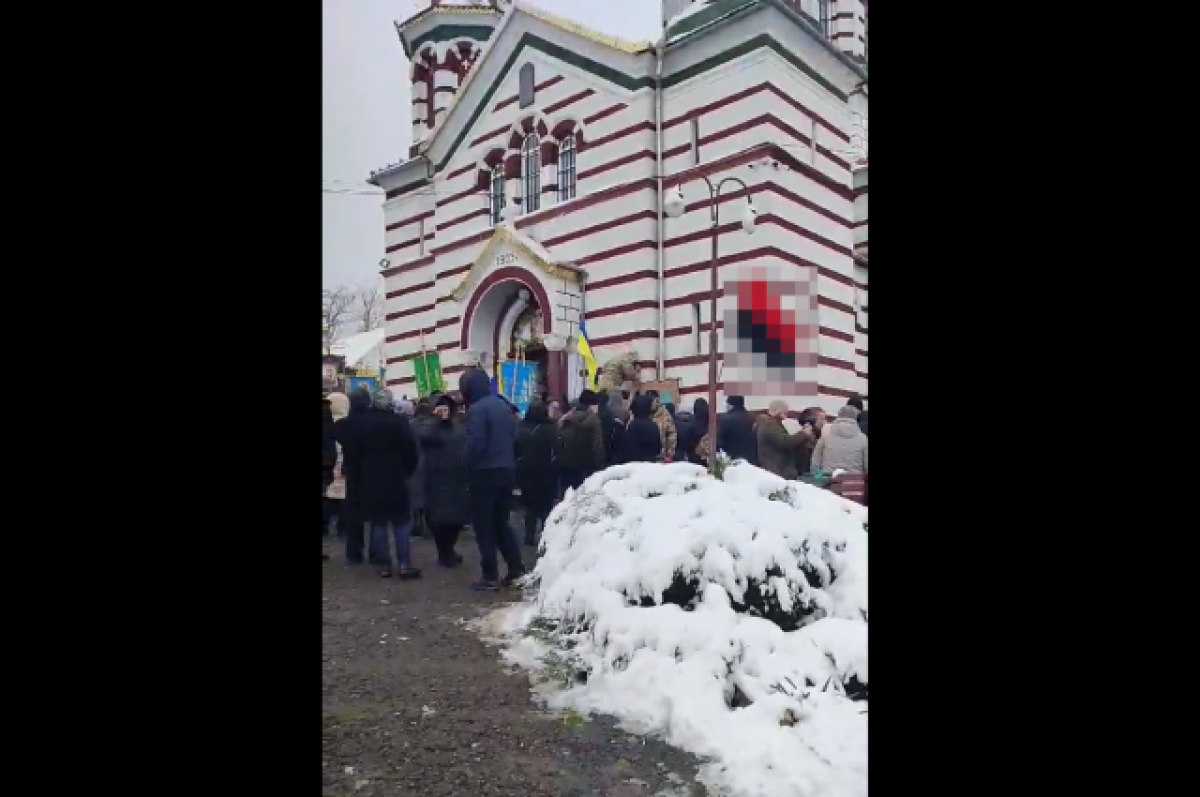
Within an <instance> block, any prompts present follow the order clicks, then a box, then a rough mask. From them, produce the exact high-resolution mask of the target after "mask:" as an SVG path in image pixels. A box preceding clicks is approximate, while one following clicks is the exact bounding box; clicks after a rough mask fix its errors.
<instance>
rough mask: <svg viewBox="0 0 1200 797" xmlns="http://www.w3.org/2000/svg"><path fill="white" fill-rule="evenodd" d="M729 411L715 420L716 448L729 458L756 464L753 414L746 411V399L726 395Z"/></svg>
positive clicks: (756, 443) (756, 445) (756, 440)
mask: <svg viewBox="0 0 1200 797" xmlns="http://www.w3.org/2000/svg"><path fill="white" fill-rule="evenodd" d="M725 403H726V405H727V406H728V407H729V411H728V412H726V413H725V417H724V418H721V420H719V421H718V422H717V450H718V451H724V452H725V453H726V454H728V455H729V458H730V459H744V460H746V461H747V462H749V463H750V464H751V465H758V439H757V437H756V435H755V432H754V416H753V415H751V414H750V413H748V412H746V399H745V398H744V397H742V396H728V397H727V398H726V399H725Z"/></svg>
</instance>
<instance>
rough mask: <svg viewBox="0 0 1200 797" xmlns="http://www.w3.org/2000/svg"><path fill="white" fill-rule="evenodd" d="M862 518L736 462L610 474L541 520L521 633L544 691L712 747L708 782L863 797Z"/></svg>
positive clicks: (697, 746) (700, 747)
mask: <svg viewBox="0 0 1200 797" xmlns="http://www.w3.org/2000/svg"><path fill="white" fill-rule="evenodd" d="M866 520H867V510H866V508H865V507H862V506H860V505H858V504H856V503H853V502H851V501H847V500H845V499H842V498H840V497H838V496H836V495H834V494H832V493H830V492H827V491H825V490H821V489H819V488H816V487H812V486H810V485H805V484H799V483H796V482H788V481H784V480H782V479H779V478H777V477H775V476H773V475H771V474H769V473H767V472H765V471H762V470H759V469H758V468H755V467H753V466H751V465H748V464H745V463H741V462H738V463H734V464H732V465H729V466H728V467H727V468H725V470H724V473H723V478H722V479H716V478H713V477H712V476H711V475H709V474H707V473H705V471H704V469H703V468H700V467H697V466H694V465H689V464H686V463H678V464H671V465H657V464H640V463H639V464H631V465H621V466H617V467H613V468H609V469H608V470H606V471H603V472H601V473H598V474H596V475H594V476H592V477H591V478H590V479H588V480H587V481H586V482H585V483H584V484H583V486H582V487H581V488H580V489H579V490H577V491H572V492H570V493H568V495H567V497H566V498H565V499H564V500H563V502H562V503H561V504H560V505H559V507H558V508H557V509H556V510H555V511H554V512H553V513H552V514H551V516H550V518H549V520H548V521H547V523H546V529H545V533H544V534H543V537H542V557H541V559H540V561H539V562H538V565H537V568H536V569H535V571H534V573H533V575H532V577H531V579H530V585H531V586H535V587H536V588H537V593H536V599H535V600H536V603H535V607H534V608H531V609H529V610H527V613H526V615H525V619H524V620H523V622H524V623H525V628H526V636H525V638H524V639H522V643H523V644H526V645H528V644H531V640H530V639H529V635H530V634H533V635H534V636H535V637H536V640H537V641H539V642H541V643H545V644H548V645H550V647H551V648H552V649H553V650H554V651H555V652H553V653H552V654H550V655H552V656H553V657H554V658H553V661H554V663H555V664H556V666H557V667H558V668H559V671H557V672H556V673H555V675H554V676H553V678H554V680H557V681H559V682H560V683H562V684H564V685H568V686H570V688H569V689H567V690H566V691H565V692H561V693H559V694H557V695H555V696H553V697H552V698H551V700H553V701H557V702H559V703H561V704H562V705H564V706H567V705H569V706H571V707H573V708H576V709H587V710H597V711H603V712H607V713H612V714H615V715H617V716H619V717H620V718H621V719H622V720H624V721H625V723H626V724H627V725H628V726H630V727H631V729H633V730H637V731H642V732H657V733H660V734H663V735H664V736H665V737H666V738H667V739H668V741H671V742H673V743H675V744H678V745H679V746H681V747H684V748H685V749H688V750H691V751H692V752H694V753H697V754H700V755H703V756H708V757H711V758H712V759H714V761H715V763H713V764H711V765H710V766H708V767H706V770H705V772H704V778H705V780H706V782H707V783H709V785H710V786H712V787H713V788H715V789H717V790H718V791H720V790H722V789H724V790H726V791H728V792H729V793H732V794H737V795H743V794H744V795H757V796H760V797H767V796H768V795H770V796H772V797H773V796H774V795H799V794H813V795H820V796H821V797H845V796H848V795H864V794H865V793H866V723H867V717H866V705H867V704H866V698H867V643H866V639H867V588H866V578H867V534H866V532H865V531H864V524H865V523H866ZM510 658H513V659H514V660H517V659H521V660H524V661H528V660H529V656H528V651H525V653H524V654H523V655H521V656H515V657H514V656H511V655H510ZM564 663H566V664H568V665H569V666H568V669H574V670H575V673H574V676H575V677H574V678H572V677H571V673H570V672H565V671H563V670H562V666H563V665H564Z"/></svg>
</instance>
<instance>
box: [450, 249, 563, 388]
mask: <svg viewBox="0 0 1200 797" xmlns="http://www.w3.org/2000/svg"><path fill="white" fill-rule="evenodd" d="M504 285H515V286H517V287H518V288H525V289H526V290H528V291H529V292H530V294H532V296H533V299H534V301H535V302H537V305H538V307H539V308H540V309H541V311H542V334H543V335H548V334H550V333H551V332H552V331H553V329H554V315H553V309H554V305H553V304H551V301H550V294H549V293H548V292H547V291H546V287H545V286H544V285H543V284H542V281H541V280H540V279H538V277H537V275H536V274H534V273H533V272H531V271H529V270H527V269H524V268H520V267H518V266H505V267H503V268H499V269H496V270H495V271H493V272H492V273H491V274H488V275H487V276H486V277H484V278H483V279H482V280H481V281H480V282H479V284H478V285H476V286H475V289H474V290H473V291H472V292H471V298H470V299H469V300H468V301H467V306H466V309H465V310H463V313H462V323H461V325H460V328H459V348H460V349H461V350H463V351H466V350H468V349H471V348H472V346H471V340H472V339H473V338H476V339H484V340H487V341H488V343H489V344H490V345H491V347H492V348H493V351H492V356H493V357H495V356H497V353H498V352H497V349H498V346H497V335H498V334H499V327H498V325H499V323H500V321H501V320H502V319H503V317H504V314H505V311H506V309H507V308H509V307H511V304H512V301H511V299H508V300H503V301H502V303H500V304H498V305H497V307H496V310H494V311H493V312H492V313H488V314H487V315H488V316H489V317H488V318H481V317H477V316H478V315H479V314H478V313H477V311H478V310H479V308H480V303H481V302H483V301H484V300H485V299H488V297H489V295H490V294H492V293H493V292H494V291H495V290H496V289H497V288H500V287H501V286H504ZM480 323H482V324H484V325H486V326H485V328H484V329H479V330H476V329H475V325H476V324H480ZM484 335H486V338H485V337H483V336H484ZM547 354H548V356H547V368H546V383H547V385H548V387H549V389H550V392H551V393H552V394H553V395H559V396H561V395H564V394H565V393H566V388H567V380H566V355H565V353H564V352H548V353H547Z"/></svg>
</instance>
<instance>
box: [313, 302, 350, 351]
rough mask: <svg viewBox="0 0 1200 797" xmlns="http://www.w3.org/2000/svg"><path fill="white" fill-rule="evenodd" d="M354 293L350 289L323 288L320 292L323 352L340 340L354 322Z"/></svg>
mask: <svg viewBox="0 0 1200 797" xmlns="http://www.w3.org/2000/svg"><path fill="white" fill-rule="evenodd" d="M354 305H355V293H354V291H353V290H351V289H350V288H345V287H340V288H325V289H324V290H322V291H321V322H322V326H323V327H324V329H323V332H322V334H323V336H324V341H323V342H324V347H325V351H329V347H330V346H332V345H333V344H334V342H335V341H338V340H341V339H342V333H344V332H345V331H346V328H347V327H348V326H349V325H350V323H351V322H352V321H353V320H354Z"/></svg>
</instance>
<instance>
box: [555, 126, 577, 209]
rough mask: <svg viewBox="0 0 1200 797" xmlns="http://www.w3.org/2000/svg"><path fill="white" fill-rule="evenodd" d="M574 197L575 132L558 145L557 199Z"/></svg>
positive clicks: (562, 199)
mask: <svg viewBox="0 0 1200 797" xmlns="http://www.w3.org/2000/svg"><path fill="white" fill-rule="evenodd" d="M574 198H575V134H574V133H572V134H571V135H569V136H566V137H565V138H563V140H562V142H561V143H560V144H559V145H558V201H559V202H566V201H567V200H568V199H574Z"/></svg>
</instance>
